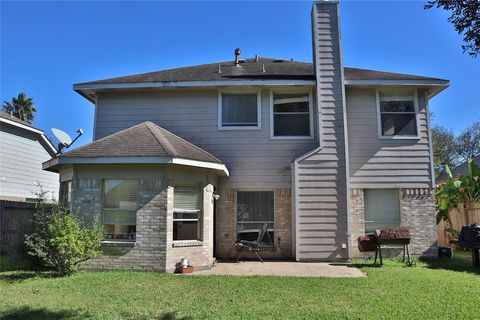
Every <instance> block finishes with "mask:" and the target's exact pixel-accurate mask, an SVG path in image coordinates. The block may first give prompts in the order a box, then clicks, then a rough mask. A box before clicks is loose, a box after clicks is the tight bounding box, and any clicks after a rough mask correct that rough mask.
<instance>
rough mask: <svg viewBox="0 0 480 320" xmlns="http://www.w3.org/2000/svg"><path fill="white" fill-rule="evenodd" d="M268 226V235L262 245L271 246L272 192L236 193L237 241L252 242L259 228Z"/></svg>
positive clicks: (272, 221)
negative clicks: (264, 225) (265, 224)
mask: <svg viewBox="0 0 480 320" xmlns="http://www.w3.org/2000/svg"><path fill="white" fill-rule="evenodd" d="M264 223H267V224H268V229H267V231H268V235H266V236H265V237H264V238H263V241H262V245H264V246H273V245H274V244H273V239H274V238H273V236H274V235H273V227H274V200H273V191H238V192H237V236H238V239H239V240H250V241H253V240H255V239H256V238H257V237H258V231H259V230H260V228H261V226H262V225H263V224H264Z"/></svg>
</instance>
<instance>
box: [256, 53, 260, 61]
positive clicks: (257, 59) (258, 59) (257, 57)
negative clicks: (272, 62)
mask: <svg viewBox="0 0 480 320" xmlns="http://www.w3.org/2000/svg"><path fill="white" fill-rule="evenodd" d="M259 61H260V58H259V56H258V54H256V55H255V62H259Z"/></svg>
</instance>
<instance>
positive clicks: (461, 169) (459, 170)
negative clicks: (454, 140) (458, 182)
mask: <svg viewBox="0 0 480 320" xmlns="http://www.w3.org/2000/svg"><path fill="white" fill-rule="evenodd" d="M473 163H474V164H475V165H476V166H477V167H480V155H478V156H476V157H473ZM451 171H452V177H454V178H458V177H459V176H460V175H462V174H465V173H467V171H468V162H467V161H465V162H464V163H462V164H459V165H458V166H456V167H455V168H453V169H451ZM447 179H448V174H447V173H446V172H445V171H444V172H442V174H440V175H439V176H438V177H437V179H436V182H437V184H438V183H442V182H444V181H445V180H447Z"/></svg>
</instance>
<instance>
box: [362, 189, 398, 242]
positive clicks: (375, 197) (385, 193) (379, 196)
mask: <svg viewBox="0 0 480 320" xmlns="http://www.w3.org/2000/svg"><path fill="white" fill-rule="evenodd" d="M364 202H365V232H366V233H372V232H374V231H375V230H377V229H385V228H397V227H399V226H400V191H399V190H398V189H365V190H364Z"/></svg>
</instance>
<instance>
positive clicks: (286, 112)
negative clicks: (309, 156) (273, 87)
mask: <svg viewBox="0 0 480 320" xmlns="http://www.w3.org/2000/svg"><path fill="white" fill-rule="evenodd" d="M272 100H273V106H272V108H273V110H272V113H273V116H272V121H273V125H272V133H273V134H272V136H273V137H293V138H299V137H311V134H312V131H311V130H312V128H311V126H312V121H311V119H312V117H311V103H310V95H309V93H275V92H273V93H272Z"/></svg>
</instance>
